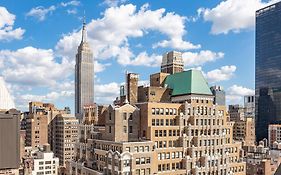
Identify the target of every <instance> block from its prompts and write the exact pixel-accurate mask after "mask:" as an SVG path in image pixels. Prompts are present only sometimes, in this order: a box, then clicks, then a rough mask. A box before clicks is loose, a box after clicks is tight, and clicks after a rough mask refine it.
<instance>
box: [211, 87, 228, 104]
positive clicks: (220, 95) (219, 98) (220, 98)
mask: <svg viewBox="0 0 281 175" xmlns="http://www.w3.org/2000/svg"><path fill="white" fill-rule="evenodd" d="M211 91H212V93H213V95H214V96H215V98H214V104H215V105H222V106H225V91H224V90H223V88H222V87H221V86H212V87H211Z"/></svg>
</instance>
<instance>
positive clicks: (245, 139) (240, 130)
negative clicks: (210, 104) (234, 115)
mask: <svg viewBox="0 0 281 175" xmlns="http://www.w3.org/2000/svg"><path fill="white" fill-rule="evenodd" d="M233 139H234V140H237V141H240V142H242V145H243V146H254V145H255V141H256V136H255V120H254V118H252V117H247V118H245V119H244V120H239V121H235V123H234V125H233Z"/></svg>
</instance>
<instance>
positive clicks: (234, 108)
mask: <svg viewBox="0 0 281 175" xmlns="http://www.w3.org/2000/svg"><path fill="white" fill-rule="evenodd" d="M228 113H229V117H230V121H239V120H244V107H242V106H240V105H238V104H237V105H229V106H228Z"/></svg>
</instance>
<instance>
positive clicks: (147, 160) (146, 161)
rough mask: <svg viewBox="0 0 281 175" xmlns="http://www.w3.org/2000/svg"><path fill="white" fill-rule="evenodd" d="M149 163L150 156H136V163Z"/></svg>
mask: <svg viewBox="0 0 281 175" xmlns="http://www.w3.org/2000/svg"><path fill="white" fill-rule="evenodd" d="M149 163H150V157H146V158H145V157H141V158H136V165H141V164H142V165H143V164H149Z"/></svg>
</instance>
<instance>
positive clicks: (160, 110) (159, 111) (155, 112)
mask: <svg viewBox="0 0 281 175" xmlns="http://www.w3.org/2000/svg"><path fill="white" fill-rule="evenodd" d="M151 113H152V115H164V114H165V115H177V109H176V108H165V109H164V108H152V109H151Z"/></svg>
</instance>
